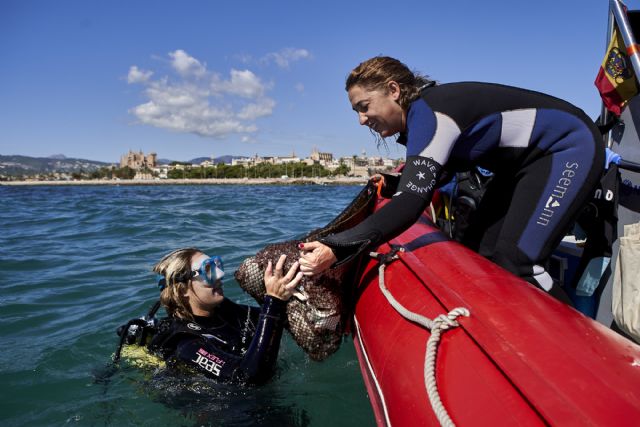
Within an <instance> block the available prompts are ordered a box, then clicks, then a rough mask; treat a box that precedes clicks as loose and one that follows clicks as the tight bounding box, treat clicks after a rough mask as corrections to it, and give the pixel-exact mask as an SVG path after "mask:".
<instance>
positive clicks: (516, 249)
mask: <svg viewBox="0 0 640 427" xmlns="http://www.w3.org/2000/svg"><path fill="white" fill-rule="evenodd" d="M398 143H400V144H403V145H406V147H407V159H406V165H405V168H404V170H403V172H402V176H401V178H400V183H399V185H398V189H397V193H396V194H395V195H394V197H393V198H392V200H391V201H390V202H389V203H388V204H387V205H386V206H385V207H383V208H382V209H380V210H379V211H378V212H376V213H375V214H374V215H372V216H371V217H369V218H368V219H367V220H366V221H364V222H363V223H361V224H359V225H358V226H356V227H354V228H353V229H351V230H347V231H345V232H343V233H340V234H336V235H332V236H329V237H327V238H325V239H323V240H322V241H323V243H325V244H327V245H329V246H331V247H332V248H333V249H334V252H336V255H337V256H338V258H339V259H340V258H344V257H345V256H348V255H349V254H350V253H353V252H355V251H357V250H359V249H364V248H366V247H369V246H375V245H378V244H380V243H382V242H384V241H387V240H389V239H391V238H393V237H395V236H397V235H398V234H400V233H401V232H402V231H404V230H406V229H407V228H408V227H410V226H411V225H412V224H413V223H414V222H415V221H416V220H417V218H418V217H419V216H420V214H421V213H422V211H423V210H424V209H425V207H426V206H427V205H428V204H429V202H430V200H431V197H432V194H433V191H434V189H435V188H436V186H437V182H438V179H439V178H440V177H441V175H442V172H443V171H444V170H446V171H451V172H455V171H464V170H469V169H471V168H472V167H474V166H480V167H482V168H485V169H488V170H490V171H492V172H493V173H494V175H495V176H494V178H493V180H492V182H491V183H490V185H489V187H488V188H487V191H486V193H485V195H484V197H483V199H482V202H481V204H480V206H479V207H478V210H477V212H476V216H475V219H474V223H472V227H471V229H470V230H469V231H468V232H467V234H466V235H465V242H464V243H465V244H466V245H468V246H469V247H471V248H473V249H474V250H476V251H478V252H479V253H481V254H482V255H484V256H486V257H487V258H489V259H491V260H493V261H494V262H496V263H497V264H499V265H501V266H502V267H504V268H506V269H507V270H509V271H511V272H513V273H514V274H517V275H519V276H521V277H523V278H525V279H527V280H529V281H531V282H532V283H534V284H537V285H539V286H540V287H542V288H544V289H546V290H549V289H550V287H551V278H550V276H549V275H548V274H547V273H546V272H545V270H544V268H543V265H544V263H545V261H546V260H547V258H548V257H549V256H550V254H551V252H552V251H553V249H554V248H555V247H556V246H557V244H558V243H559V242H560V240H561V239H562V237H563V235H564V233H565V232H566V231H567V229H568V227H569V226H570V223H571V221H572V220H573V218H574V217H575V215H576V214H577V213H578V211H579V209H580V207H581V206H582V205H583V204H584V203H585V201H586V200H587V199H588V198H589V196H590V195H591V191H592V189H593V188H594V187H595V185H596V183H597V182H598V180H599V178H600V176H601V174H602V169H603V166H604V146H603V144H602V143H601V138H600V133H599V131H598V129H597V127H596V126H595V124H594V123H593V122H592V120H591V119H590V118H589V117H588V116H587V115H586V114H585V113H584V112H583V111H582V110H580V109H579V108H577V107H575V106H573V105H571V104H569V103H568V102H565V101H563V100H560V99H558V98H554V97H552V96H549V95H545V94H542V93H538V92H533V91H529V90H525V89H519V88H514V87H509V86H502V85H497V84H489V83H475V82H469V83H451V84H444V85H440V86H433V87H430V88H427V89H425V90H424V91H423V92H422V94H421V97H420V98H419V99H417V100H416V101H414V102H413V103H411V105H410V108H409V110H408V112H407V126H406V132H404V133H403V134H401V135H400V137H399V138H398Z"/></svg>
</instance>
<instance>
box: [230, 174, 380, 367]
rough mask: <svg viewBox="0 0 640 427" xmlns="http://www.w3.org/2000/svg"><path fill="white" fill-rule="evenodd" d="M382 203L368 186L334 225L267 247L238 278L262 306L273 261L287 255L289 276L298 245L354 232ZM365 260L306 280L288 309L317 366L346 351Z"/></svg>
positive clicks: (292, 329)
mask: <svg viewBox="0 0 640 427" xmlns="http://www.w3.org/2000/svg"><path fill="white" fill-rule="evenodd" d="M375 200H376V191H375V187H374V186H373V185H372V184H367V185H366V186H365V188H364V189H363V190H362V191H361V192H360V193H359V194H358V196H356V198H355V199H354V200H353V201H352V202H351V203H350V204H349V206H347V207H346V208H345V209H344V210H343V211H342V212H341V213H340V214H339V215H338V216H337V217H336V218H335V219H334V220H333V221H331V222H330V223H329V224H327V225H326V226H324V227H322V228H320V229H317V230H314V231H311V232H310V233H308V234H307V235H306V236H304V237H303V238H301V239H300V240H290V241H287V242H282V243H275V244H271V245H267V246H266V247H265V248H264V249H262V250H261V251H259V252H258V253H257V254H256V255H255V256H253V257H250V258H247V259H245V260H244V261H243V262H242V264H241V265H240V267H239V268H238V270H237V271H236V273H235V278H236V280H237V281H238V283H239V284H240V287H241V288H242V289H244V290H245V291H246V292H247V293H248V294H249V295H251V296H252V297H253V298H254V299H255V300H256V301H257V302H258V303H260V304H261V303H262V302H263V300H264V295H265V286H264V281H263V277H264V271H265V269H266V268H267V263H268V262H269V260H271V261H272V262H275V261H276V260H277V259H278V258H279V257H280V255H281V254H285V255H287V260H286V262H285V266H284V268H285V271H286V270H288V269H289V268H290V267H291V265H292V264H293V263H294V262H296V261H297V260H298V258H299V249H298V244H299V243H300V242H311V241H315V240H318V239H320V238H322V237H325V236H327V235H329V234H332V233H338V232H340V231H343V230H347V229H349V228H352V227H354V226H355V225H356V224H359V223H360V222H362V220H364V219H365V218H366V217H368V216H369V215H370V214H371V212H373V208H374V205H375ZM361 258H362V256H358V257H354V258H353V259H351V260H349V261H347V262H345V263H343V264H340V265H339V266H337V267H335V268H331V269H329V270H327V271H326V272H324V273H322V274H321V275H317V276H313V277H308V276H304V277H303V279H302V280H301V282H300V284H299V285H298V292H296V293H295V294H294V296H293V297H292V298H291V299H290V300H289V302H288V304H287V320H288V322H287V324H286V325H285V327H286V328H287V329H288V330H289V332H290V333H291V335H292V336H293V339H294V340H295V341H296V343H297V344H298V345H299V346H300V347H302V349H303V350H304V351H305V352H306V353H307V354H309V357H311V358H312V359H313V360H324V359H326V358H327V357H329V356H330V355H331V354H333V353H334V352H335V351H336V350H338V348H339V347H340V343H341V342H342V336H343V334H344V333H345V326H346V322H347V319H348V316H349V314H350V313H351V312H352V307H351V303H350V299H351V291H352V290H353V289H354V288H355V286H352V285H355V284H354V281H355V280H356V279H357V277H356V275H357V270H358V265H359V262H360V260H361Z"/></svg>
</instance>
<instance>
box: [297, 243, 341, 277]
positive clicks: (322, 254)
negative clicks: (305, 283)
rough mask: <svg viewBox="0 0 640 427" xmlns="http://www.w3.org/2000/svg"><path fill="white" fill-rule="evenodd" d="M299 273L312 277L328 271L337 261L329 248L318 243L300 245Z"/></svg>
mask: <svg viewBox="0 0 640 427" xmlns="http://www.w3.org/2000/svg"><path fill="white" fill-rule="evenodd" d="M298 248H299V249H300V259H299V260H298V262H299V263H300V271H301V272H302V274H304V275H305V276H313V275H314V274H319V273H322V272H323V271H325V270H328V269H329V267H331V266H332V265H333V264H334V263H335V262H336V261H337V260H338V258H336V256H335V255H334V254H333V251H332V250H331V248H330V247H329V246H327V245H325V244H322V243H320V242H309V243H300V245H299V246H298Z"/></svg>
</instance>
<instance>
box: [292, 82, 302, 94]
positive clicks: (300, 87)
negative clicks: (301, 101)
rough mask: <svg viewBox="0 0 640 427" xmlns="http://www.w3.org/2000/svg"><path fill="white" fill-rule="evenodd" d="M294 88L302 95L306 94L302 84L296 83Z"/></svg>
mask: <svg viewBox="0 0 640 427" xmlns="http://www.w3.org/2000/svg"><path fill="white" fill-rule="evenodd" d="M294 88H295V90H296V91H297V92H300V93H302V92H304V85H303V84H302V83H296V85H295V86H294Z"/></svg>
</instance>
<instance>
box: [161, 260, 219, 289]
mask: <svg viewBox="0 0 640 427" xmlns="http://www.w3.org/2000/svg"><path fill="white" fill-rule="evenodd" d="M196 277H197V278H198V280H200V281H201V282H204V284H205V285H207V286H211V287H213V286H215V285H216V282H217V281H219V280H220V279H222V278H223V277H224V264H223V263H222V258H221V257H219V256H217V255H216V256H212V257H210V258H207V259H204V260H203V261H202V262H201V263H200V266H199V267H197V268H194V266H193V265H192V266H191V271H190V272H188V273H182V274H178V275H176V276H174V277H173V283H175V282H186V281H187V280H189V279H192V278H196ZM166 286H167V279H166V278H165V277H164V276H163V275H158V287H159V288H160V291H162V290H163V289H164V288H165V287H166Z"/></svg>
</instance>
